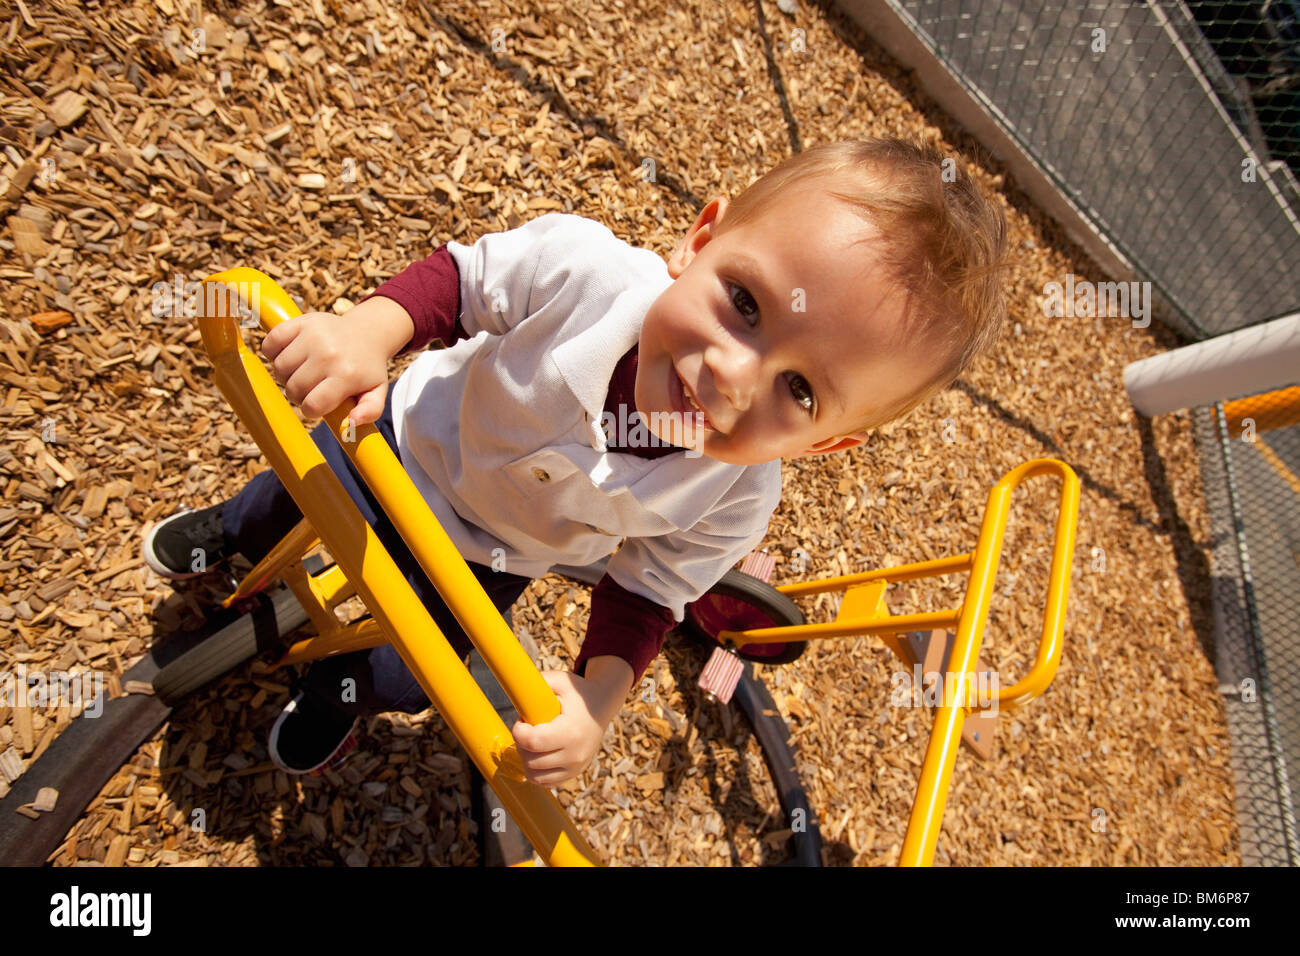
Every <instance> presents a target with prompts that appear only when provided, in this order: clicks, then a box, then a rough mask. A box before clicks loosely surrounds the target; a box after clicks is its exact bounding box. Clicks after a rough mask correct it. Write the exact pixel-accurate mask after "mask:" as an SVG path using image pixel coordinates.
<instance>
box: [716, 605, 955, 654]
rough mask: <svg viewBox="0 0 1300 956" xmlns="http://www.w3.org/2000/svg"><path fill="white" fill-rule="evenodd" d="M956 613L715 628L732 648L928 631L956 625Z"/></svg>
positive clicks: (720, 638) (930, 613)
mask: <svg viewBox="0 0 1300 956" xmlns="http://www.w3.org/2000/svg"><path fill="white" fill-rule="evenodd" d="M960 616H961V612H960V611H923V612H921V613H919V614H898V615H891V616H889V617H886V618H881V619H879V620H876V621H874V622H872V621H871V620H863V621H838V620H837V621H831V622H829V623H827V624H795V625H792V626H790V627H762V628H755V629H754V630H752V631H719V632H718V636H717V640H718V641H719V642H721V643H723V644H728V645H730V646H732V647H740V646H742V645H744V644H783V643H786V642H788V641H811V640H816V639H817V638H821V637H858V636H861V635H865V634H896V633H898V632H899V631H928V630H931V629H932V628H936V627H956V626H957V623H958V621H959V619H960Z"/></svg>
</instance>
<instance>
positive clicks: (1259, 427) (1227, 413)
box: [1223, 385, 1300, 438]
mask: <svg viewBox="0 0 1300 956" xmlns="http://www.w3.org/2000/svg"><path fill="white" fill-rule="evenodd" d="M1223 417H1224V420H1225V421H1226V422H1227V423H1228V434H1229V435H1230V436H1231V437H1233V438H1239V437H1240V436H1241V433H1242V432H1244V431H1245V430H1246V419H1249V420H1250V421H1251V423H1252V424H1253V425H1254V427H1255V431H1256V432H1257V433H1258V432H1266V431H1269V430H1270V429H1273V428H1285V427H1287V426H1288V425H1296V424H1300V385H1292V386H1291V387H1289V388H1279V389H1277V390H1276V391H1273V392H1264V393H1263V394H1260V395H1251V396H1250V397H1249V398H1238V399H1235V400H1234V401H1231V402H1224V403H1223Z"/></svg>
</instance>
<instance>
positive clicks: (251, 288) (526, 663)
mask: <svg viewBox="0 0 1300 956" xmlns="http://www.w3.org/2000/svg"><path fill="white" fill-rule="evenodd" d="M203 281H204V284H205V285H207V284H209V283H211V284H214V285H220V286H225V287H226V294H217V295H212V294H210V293H209V291H208V290H207V289H205V291H204V295H203V296H202V300H203V303H202V306H201V307H200V310H199V311H200V313H201V314H200V315H199V318H198V324H199V329H200V331H201V333H202V335H203V343H204V346H205V347H206V349H207V351H208V356H209V358H210V359H211V361H212V365H213V371H214V375H213V377H214V380H215V381H216V383H217V387H218V388H219V389H220V390H221V393H222V394H223V395H224V396H225V397H226V400H227V401H228V402H230V405H231V407H232V408H233V409H234V410H235V413H236V414H237V415H238V416H239V418H240V420H241V421H242V422H243V423H244V426H245V427H246V428H247V429H248V431H249V433H250V434H251V435H252V436H253V439H254V440H255V441H256V442H257V444H258V446H259V447H260V448H261V449H262V452H263V454H265V455H266V457H267V460H268V461H269V462H270V463H271V466H272V467H273V468H274V469H275V472H276V474H277V475H278V476H279V478H280V480H281V482H283V484H284V487H285V489H286V490H287V491H288V492H289V494H290V496H291V497H292V498H293V500H294V502H295V503H296V504H297V505H298V507H299V509H300V510H301V511H302V513H303V516H304V517H305V518H306V519H307V521H308V522H309V523H310V524H311V527H312V528H313V529H314V530H315V533H316V534H318V535H319V536H320V539H321V540H322V541H323V542H324V544H325V546H326V548H327V549H328V550H329V552H330V554H331V555H332V556H333V557H334V559H335V560H336V561H337V562H338V565H339V567H341V568H342V569H343V574H344V575H345V576H346V578H347V580H348V581H350V582H352V584H353V585H354V586H355V588H356V591H357V593H358V594H359V595H360V597H361V599H362V600H363V601H364V602H365V604H366V607H367V608H368V609H369V611H370V613H371V614H372V615H373V617H374V619H375V621H377V622H378V624H379V626H380V627H381V628H382V629H383V631H384V633H385V634H386V635H387V636H388V639H389V640H390V641H391V642H392V644H393V646H394V648H396V650H397V652H398V654H399V655H400V656H401V658H402V660H403V661H404V662H405V664H406V665H407V667H409V668H410V670H411V673H412V674H413V675H414V676H415V678H416V680H417V681H418V682H419V684H420V686H421V687H422V688H423V689H424V691H425V693H426V694H428V695H429V699H430V700H431V701H432V702H433V704H434V706H435V707H437V709H438V712H439V713H440V714H442V716H443V718H444V719H445V720H446V721H447V724H448V725H449V726H450V727H451V729H452V731H453V733H455V734H456V737H457V738H458V739H459V740H460V742H461V745H462V746H463V747H464V748H465V751H466V753H468V754H469V755H470V758H471V759H472V760H473V761H474V763H475V764H476V765H477V766H478V768H479V770H480V771H481V772H482V774H483V776H484V778H485V779H486V780H487V781H488V782H489V783H490V784H491V786H492V788H493V789H494V790H495V791H496V792H497V794H498V796H500V798H501V801H502V803H503V804H504V805H505V807H506V809H507V811H508V812H509V813H510V815H511V816H512V817H513V818H514V819H515V821H516V822H517V823H518V824H519V826H520V828H521V829H522V830H523V831H524V834H525V835H526V836H527V837H528V839H529V841H530V842H531V843H532V844H533V847H534V848H535V849H536V851H537V852H538V854H539V855H540V856H541V858H542V859H543V860H544V861H545V862H547V863H548V864H549V865H552V866H563V865H591V864H594V863H597V862H599V861H598V859H597V857H596V854H595V852H594V851H593V850H592V849H591V847H590V846H588V844H587V843H586V841H585V840H584V839H583V838H582V836H581V834H579V833H578V831H577V829H576V827H575V826H574V825H573V822H572V820H570V819H569V816H568V814H567V813H565V811H564V809H563V808H562V807H561V806H560V804H559V802H558V801H557V800H556V799H555V797H554V795H553V794H551V793H550V792H549V791H547V790H544V789H543V788H541V787H538V786H535V785H533V784H531V783H528V782H527V781H526V780H525V779H524V778H523V774H522V767H521V765H520V763H519V756H518V752H517V751H516V749H515V746H514V741H513V738H512V737H511V736H510V730H509V728H508V727H506V726H505V724H504V722H503V721H502V720H501V718H500V717H499V716H498V715H497V712H496V710H495V709H493V707H492V705H491V704H490V703H489V702H488V700H487V698H486V697H485V696H484V694H483V692H482V691H481V690H480V689H479V687H478V685H477V684H476V683H475V682H474V680H473V678H472V677H471V676H470V673H469V670H468V669H467V668H466V667H465V665H464V664H463V663H462V662H461V660H460V659H459V658H458V657H457V656H456V653H455V651H453V650H452V648H451V645H450V644H448V643H447V639H446V637H445V636H444V635H443V634H442V632H441V631H440V630H439V628H438V626H437V625H436V624H435V623H434V621H433V619H432V618H431V617H430V616H429V612H428V611H427V610H426V609H425V607H424V606H423V604H421V603H420V600H419V599H418V597H417V596H416V594H415V592H414V591H413V590H412V589H411V586H410V584H409V583H408V582H407V581H406V579H405V577H404V576H403V575H402V574H401V572H400V571H399V570H398V569H397V566H396V564H394V562H393V559H392V557H391V556H390V555H389V554H388V552H387V550H386V549H385V548H384V547H383V545H382V544H381V543H380V541H379V539H378V537H377V536H376V535H375V532H374V529H372V528H371V527H370V525H369V524H368V523H367V522H366V521H365V520H364V519H363V518H362V517H361V513H360V512H359V511H358V510H357V508H356V506H355V505H354V504H353V502H352V499H351V498H350V497H349V496H348V494H347V493H346V492H345V491H344V490H343V487H342V485H341V484H340V483H339V481H338V478H337V477H336V476H335V475H334V473H333V471H332V470H331V469H330V467H329V465H328V464H327V463H326V461H325V459H324V456H322V455H321V453H320V449H318V448H317V447H316V445H315V443H314V442H313V441H312V439H311V436H310V435H309V434H308V432H307V429H306V428H305V427H304V426H303V424H302V423H301V422H300V421H299V420H298V419H297V417H296V416H295V414H294V412H293V409H292V408H291V407H290V405H289V402H288V400H287V399H285V397H284V395H283V394H282V393H281V391H280V389H279V386H277V385H276V384H275V382H274V380H273V379H272V378H271V376H270V374H269V373H268V372H267V370H266V368H265V367H264V366H263V364H262V362H261V360H260V359H258V358H257V357H256V356H254V355H253V354H252V353H251V352H250V351H249V350H248V348H247V347H246V346H245V345H244V342H243V338H242V337H241V335H240V332H239V326H238V323H237V322H236V320H235V316H236V314H237V313H238V312H239V310H240V307H241V303H240V293H241V291H247V292H249V293H250V295H249V298H250V300H251V304H252V305H253V307H254V308H255V309H256V310H257V312H258V318H259V319H260V321H261V325H262V328H263V330H264V331H267V332H269V331H270V330H271V329H273V328H275V326H277V325H279V324H280V323H281V322H283V321H285V320H286V319H290V318H294V317H296V316H298V315H301V314H302V313H301V311H300V310H299V309H298V307H297V306H296V305H294V303H293V300H292V299H291V298H289V296H288V294H287V293H285V291H284V290H283V289H281V288H280V286H279V285H278V284H276V283H275V281H274V280H272V279H271V278H270V277H269V276H267V275H265V274H263V273H261V272H259V271H257V270H255V269H248V268H237V269H231V270H228V271H226V272H221V273H217V274H215V275H212V276H209V277H207V278H206V279H204V280H203ZM232 287H233V288H232ZM209 306H211V307H212V311H213V312H214V313H215V314H208V307H209ZM355 407H356V403H355V402H354V401H353V400H352V399H347V400H345V401H344V402H343V404H342V405H340V406H339V407H338V408H337V409H335V410H334V411H333V412H331V413H330V414H328V415H326V416H325V420H326V421H327V422H328V423H329V425H330V429H331V431H332V432H333V434H334V436H335V438H337V439H339V442H340V444H341V445H342V446H343V449H344V451H345V452H346V453H347V454H348V457H349V458H351V459H352V462H353V463H354V464H355V465H356V467H357V471H358V472H359V473H360V474H361V476H362V478H363V479H364V480H365V482H366V484H367V485H368V486H369V487H370V490H371V491H372V492H373V493H374V495H375V497H376V498H377V499H378V500H379V501H380V503H381V504H382V506H383V508H384V510H385V512H386V513H387V514H388V515H389V517H390V519H391V520H392V522H393V525H394V527H396V529H397V530H398V532H399V533H400V534H401V536H402V538H403V540H405V541H406V543H407V545H408V546H409V547H410V549H411V553H412V554H413V555H415V557H416V559H417V560H418V561H419V563H420V566H421V567H422V568H423V569H424V571H425V573H426V574H428V576H429V579H430V581H432V582H433V584H434V585H435V586H436V587H437V589H438V591H439V593H440V594H441V595H442V596H443V598H444V600H445V601H446V602H447V605H448V607H449V608H450V609H451V611H452V612H453V614H454V615H455V616H456V619H457V620H458V621H460V623H461V626H462V627H464V629H465V632H466V634H468V635H469V636H470V638H471V639H472V640H473V642H474V644H475V646H476V647H477V648H478V650H479V652H480V653H481V654H482V656H483V660H484V661H485V663H487V665H488V667H489V668H490V669H491V670H492V672H493V674H494V675H495V676H496V677H497V679H498V680H499V681H500V682H501V686H502V688H503V689H504V690H505V692H506V694H507V695H508V696H509V698H510V701H511V703H513V704H514V706H515V709H516V710H517V711H518V712H519V714H520V716H521V718H522V719H523V720H525V721H526V722H528V723H533V724H538V723H545V722H547V721H549V720H551V719H553V718H554V717H556V716H557V715H558V714H559V713H560V703H559V700H558V698H556V696H555V694H554V692H553V691H551V689H550V688H549V687H548V686H547V685H546V682H545V681H544V680H543V679H542V676H541V674H540V673H539V672H538V670H537V668H536V667H534V666H533V663H532V661H531V660H529V658H528V655H527V653H526V652H525V651H524V649H523V648H522V647H521V646H520V644H519V642H518V641H517V640H516V639H515V637H514V634H513V633H512V632H511V631H510V628H509V627H508V626H507V625H506V623H505V621H504V619H503V618H502V617H501V615H500V613H498V611H497V609H496V607H495V606H493V604H492V602H491V600H490V599H489V598H488V596H487V594H486V593H485V592H484V591H483V588H482V586H481V585H480V584H479V583H478V579H477V578H475V577H474V575H473V572H471V571H470V570H469V567H468V565H466V563H465V560H464V558H462V557H461V555H460V553H459V552H458V551H457V550H456V548H455V546H454V545H453V544H452V542H451V539H450V538H448V537H447V534H446V532H445V531H444V530H443V529H442V527H441V526H440V525H439V524H438V521H437V519H436V518H435V517H434V515H433V512H432V511H431V510H430V509H429V507H428V504H427V503H426V502H425V501H424V499H423V498H422V497H421V496H420V494H419V492H418V491H417V490H416V488H415V485H414V484H413V483H412V482H411V479H410V477H409V476H408V475H407V474H406V472H405V471H404V470H403V469H402V466H401V463H400V462H399V461H398V460H397V457H396V456H395V455H394V454H393V452H392V449H391V448H389V447H388V443H387V442H386V441H385V440H384V437H383V436H382V435H380V434H379V432H378V430H377V429H376V428H375V427H374V426H373V425H364V426H362V427H360V428H355V429H353V428H352V426H351V424H350V423H347V422H346V416H347V414H348V413H350V412H351V411H352V409H353V408H355ZM283 543H284V542H282V544H283ZM298 543H299V544H300V543H301V541H299V542H298ZM287 550H289V549H286V551H287ZM286 556H287V555H284V554H282V555H281V560H283V559H285V558H286ZM270 557H271V556H269V555H268V559H270ZM269 563H272V562H270V561H269V560H268V564H269ZM250 577H251V576H250ZM309 613H310V609H309Z"/></svg>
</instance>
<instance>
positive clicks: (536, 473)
mask: <svg viewBox="0 0 1300 956" xmlns="http://www.w3.org/2000/svg"><path fill="white" fill-rule="evenodd" d="M533 477H534V478H536V479H537V480H538V481H550V480H551V476H550V475H548V474H547V473H546V470H545V469H544V468H534V469H533Z"/></svg>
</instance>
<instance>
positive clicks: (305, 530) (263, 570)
mask: <svg viewBox="0 0 1300 956" xmlns="http://www.w3.org/2000/svg"><path fill="white" fill-rule="evenodd" d="M240 345H241V346H242V345H243V342H242V341H241V342H240ZM262 450H263V452H265V451H266V449H262ZM319 542H320V538H318V537H316V531H315V530H314V529H313V528H312V526H311V522H309V521H307V520H306V519H305V518H304V519H303V520H302V521H299V522H298V523H297V524H296V525H294V528H293V530H292V531H290V532H289V533H288V534H286V535H285V536H284V537H283V538H281V539H280V540H279V541H278V542H276V545H275V547H273V548H272V549H271V550H270V551H269V552H267V553H266V554H265V555H264V556H263V557H262V560H261V561H258V562H257V564H255V565H253V569H252V570H251V571H249V572H248V574H246V575H244V580H242V581H240V582H239V587H237V588H235V593H234V594H232V595H230V597H228V598H226V599H225V600H224V601H222V602H221V606H222V607H230V606H231V605H233V604H234V603H235V602H236V601H240V600H242V599H243V598H246V597H248V596H249V595H250V594H256V593H257V592H258V591H261V590H263V589H265V588H266V586H267V585H268V584H270V583H271V582H272V581H274V580H275V579H276V578H278V577H280V574H281V572H282V571H283V570H284V569H285V568H287V567H288V566H289V565H291V564H293V563H295V562H297V561H299V560H300V559H301V558H302V556H303V555H304V554H306V553H307V552H308V551H310V550H311V549H312V548H314V547H315V546H316V545H317V544H318V543H319Z"/></svg>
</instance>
